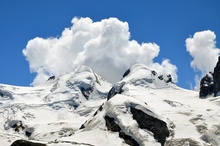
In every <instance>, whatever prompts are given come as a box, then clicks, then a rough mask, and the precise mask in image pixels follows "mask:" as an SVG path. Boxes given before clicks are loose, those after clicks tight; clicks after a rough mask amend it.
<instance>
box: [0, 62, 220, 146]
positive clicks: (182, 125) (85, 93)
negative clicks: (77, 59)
mask: <svg viewBox="0 0 220 146" xmlns="http://www.w3.org/2000/svg"><path fill="white" fill-rule="evenodd" d="M0 123H1V124H0V145H1V146H10V145H12V143H13V142H14V141H16V140H19V139H23V140H27V141H30V142H37V143H42V144H45V145H48V146H78V145H81V146H103V145H105V146H122V145H123V146H125V145H134V146H136V145H140V146H148V145H150V146H219V145H220V98H219V97H211V96H210V97H208V98H206V99H200V98H199V93H198V92H197V91H191V90H186V89H182V88H180V87H178V86H176V85H175V84H174V83H172V82H170V81H168V77H167V75H165V74H157V72H156V71H153V70H151V69H150V68H148V67H146V66H144V65H142V64H135V65H133V66H132V67H131V68H130V69H129V70H127V71H126V72H125V74H124V75H123V78H122V80H121V81H119V82H118V83H116V84H115V85H112V84H111V83H108V82H107V81H106V80H104V79H103V78H102V77H101V76H100V75H98V74H96V73H95V72H94V71H93V70H92V69H91V68H89V67H87V66H82V67H80V68H78V69H77V70H76V71H72V72H69V73H66V74H63V75H60V76H56V77H54V78H51V79H50V80H48V81H45V83H44V84H42V85H40V86H36V87H18V86H11V85H3V84H1V85H0Z"/></svg>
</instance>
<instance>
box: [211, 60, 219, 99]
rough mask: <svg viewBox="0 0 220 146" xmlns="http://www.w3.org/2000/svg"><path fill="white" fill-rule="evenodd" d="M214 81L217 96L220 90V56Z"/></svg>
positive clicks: (215, 69)
mask: <svg viewBox="0 0 220 146" xmlns="http://www.w3.org/2000/svg"><path fill="white" fill-rule="evenodd" d="M213 81H214V96H217V94H218V92H219V91H220V56H219V57H218V62H217V64H216V66H215V68H214V73H213Z"/></svg>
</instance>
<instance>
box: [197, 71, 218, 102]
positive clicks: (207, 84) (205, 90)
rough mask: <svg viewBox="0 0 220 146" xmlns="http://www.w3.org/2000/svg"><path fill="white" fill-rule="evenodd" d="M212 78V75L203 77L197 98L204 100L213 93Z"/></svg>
mask: <svg viewBox="0 0 220 146" xmlns="http://www.w3.org/2000/svg"><path fill="white" fill-rule="evenodd" d="M213 86H214V85H213V77H212V75H208V74H207V75H206V76H204V77H203V78H202V79H201V81H200V92H199V97H200V98H205V97H206V96H207V95H211V94H212V93H213Z"/></svg>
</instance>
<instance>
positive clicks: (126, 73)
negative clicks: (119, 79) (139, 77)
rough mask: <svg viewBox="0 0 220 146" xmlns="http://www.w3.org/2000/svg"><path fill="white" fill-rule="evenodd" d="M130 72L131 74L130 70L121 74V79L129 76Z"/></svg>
mask: <svg viewBox="0 0 220 146" xmlns="http://www.w3.org/2000/svg"><path fill="white" fill-rule="evenodd" d="M130 72H131V70H130V69H128V70H126V72H125V73H124V74H123V78H124V77H126V76H127V75H129V74H130Z"/></svg>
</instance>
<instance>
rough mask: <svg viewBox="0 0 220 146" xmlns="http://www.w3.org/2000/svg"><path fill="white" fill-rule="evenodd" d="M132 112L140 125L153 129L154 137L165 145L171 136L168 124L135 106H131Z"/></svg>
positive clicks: (143, 127)
mask: <svg viewBox="0 0 220 146" xmlns="http://www.w3.org/2000/svg"><path fill="white" fill-rule="evenodd" d="M131 113H132V114H133V118H134V119H135V120H136V121H137V123H138V125H139V127H140V128H142V129H147V130H149V131H151V132H152V133H153V134H154V138H155V139H156V140H157V141H158V142H160V143H161V145H162V146H164V143H165V141H166V138H167V137H168V136H169V130H168V127H167V124H166V123H165V122H164V121H162V120H159V119H157V118H154V117H152V116H150V115H148V114H146V113H144V112H143V111H141V110H139V109H136V108H133V107H131Z"/></svg>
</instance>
